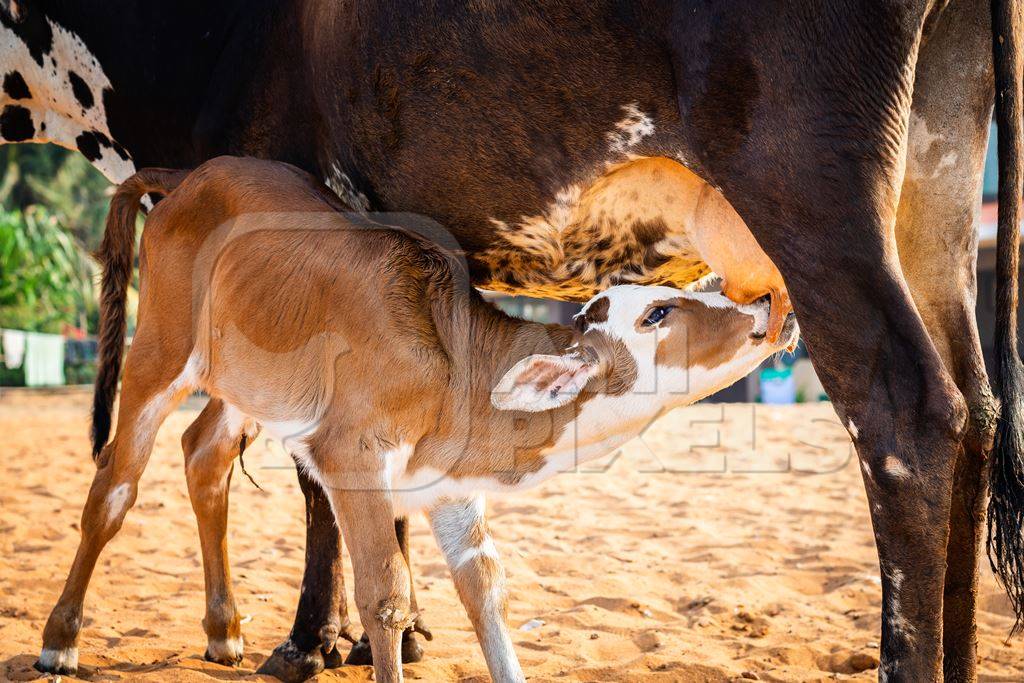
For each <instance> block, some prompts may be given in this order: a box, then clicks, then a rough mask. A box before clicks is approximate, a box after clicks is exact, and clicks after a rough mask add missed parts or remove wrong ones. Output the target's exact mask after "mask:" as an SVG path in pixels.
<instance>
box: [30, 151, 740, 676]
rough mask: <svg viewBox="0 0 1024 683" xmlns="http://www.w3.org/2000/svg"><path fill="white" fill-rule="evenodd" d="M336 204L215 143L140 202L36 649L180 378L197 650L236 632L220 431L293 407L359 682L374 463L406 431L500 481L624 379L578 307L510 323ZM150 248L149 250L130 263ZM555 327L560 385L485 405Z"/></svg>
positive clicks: (390, 606) (395, 573) (538, 456)
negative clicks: (98, 432) (130, 339)
mask: <svg viewBox="0 0 1024 683" xmlns="http://www.w3.org/2000/svg"><path fill="white" fill-rule="evenodd" d="M147 173H148V172H143V174H142V175H141V177H140V179H131V180H129V181H128V182H127V183H126V184H125V185H124V186H123V187H122V189H120V190H119V191H118V194H117V195H116V196H115V200H114V202H113V203H114V207H115V209H117V216H118V221H117V223H116V224H115V226H116V229H117V231H118V235H119V236H120V237H121V238H122V241H121V242H120V243H121V244H122V245H123V243H124V242H123V238H124V237H125V236H126V235H128V234H129V231H128V229H127V228H126V227H125V226H126V225H127V224H128V222H129V218H130V215H129V213H130V212H128V211H126V210H125V209H124V207H125V204H126V202H127V201H129V200H133V201H136V202H137V201H138V199H139V196H140V194H141V191H140V188H142V187H146V186H148V185H146V184H145V183H144V180H145V179H146V178H149V177H150V176H149V175H147ZM337 208H338V203H337V200H335V199H332V198H330V196H329V195H327V194H326V192H325V190H324V189H323V188H322V186H321V185H320V184H319V183H317V182H316V181H314V180H313V179H312V178H311V177H309V176H307V175H306V174H305V173H302V172H300V171H298V170H297V169H294V168H292V167H289V166H286V165H283V164H277V163H272V162H263V161H256V160H249V159H235V158H227V157H224V158H218V159H215V160H213V161H211V162H208V163H206V164H204V165H203V166H201V167H200V168H199V169H197V170H196V171H195V172H193V173H192V174H190V175H189V176H188V177H187V178H185V179H184V180H183V181H181V184H180V185H179V186H178V188H177V189H176V190H175V191H174V192H172V193H171V194H170V196H169V197H167V199H165V200H164V201H162V202H161V203H160V204H159V205H157V207H156V208H155V209H154V210H153V211H152V213H151V215H150V217H149V220H148V221H147V225H146V230H145V232H144V234H143V239H142V269H141V279H142V290H141V296H140V303H139V327H138V331H137V333H136V336H135V342H134V344H133V345H132V347H131V351H130V353H129V355H128V359H127V363H126V368H125V379H124V387H123V391H122V398H121V405H120V412H119V419H118V429H117V433H116V435H115V437H114V440H113V441H112V442H111V443H110V444H109V445H108V446H106V448H105V449H104V451H103V457H101V458H100V470H99V471H98V473H97V478H96V481H95V482H94V485H93V488H92V490H91V491H90V495H89V500H88V502H87V504H86V512H85V513H84V516H83V539H82V544H81V546H80V547H79V552H78V556H77V557H76V561H75V564H74V566H73V568H72V571H71V574H70V575H69V577H68V583H67V587H66V589H65V592H64V594H63V595H62V597H61V600H60V601H59V602H58V604H57V606H55V608H54V611H53V616H52V617H51V620H50V621H49V622H48V624H47V629H46V633H45V634H44V640H45V641H46V643H47V647H48V648H51V649H64V648H68V647H73V646H74V643H75V641H76V639H77V634H78V628H79V625H80V619H78V620H76V619H75V618H74V617H75V616H76V615H78V616H80V614H81V610H82V601H83V600H84V595H85V590H86V587H87V583H88V578H89V575H90V574H91V571H92V567H93V565H94V563H95V561H96V559H97V557H98V554H99V552H100V550H101V549H102V547H103V545H104V544H105V543H106V542H107V541H108V540H109V539H110V538H111V537H112V536H113V534H114V533H116V531H117V528H118V527H119V526H120V523H121V520H123V518H124V515H125V513H126V512H127V510H128V508H129V507H130V505H131V503H132V501H133V500H134V497H135V492H136V490H137V484H138V478H139V476H140V475H141V473H142V470H143V469H144V467H145V464H146V461H147V459H148V457H149V451H150V449H151V447H152V442H153V438H154V436H155V433H156V429H157V428H158V427H159V426H160V423H161V422H162V421H163V419H164V417H165V416H166V415H167V413H168V412H169V411H170V410H172V409H173V408H174V407H175V406H176V405H177V404H178V403H179V402H180V401H181V400H183V399H184V398H185V396H187V395H188V394H189V393H190V392H192V391H194V390H196V389H202V390H205V391H206V392H208V393H209V394H210V395H211V397H212V400H211V403H210V405H209V406H208V407H207V409H206V410H205V411H204V413H203V415H201V416H200V418H199V419H198V420H197V421H196V424H194V425H193V427H192V428H190V429H189V432H188V433H187V434H186V436H185V439H184V441H183V444H184V446H185V450H186V461H187V472H188V481H189V492H190V495H191V497H192V501H193V505H194V507H195V511H196V515H197V518H198V521H199V524H200V538H201V541H202V546H203V557H204V566H205V571H206V585H207V592H208V604H207V618H206V619H205V620H204V625H205V627H206V630H207V634H208V636H209V638H210V643H211V649H210V656H211V657H214V658H217V659H218V660H219V661H227V662H231V661H232V658H233V657H237V656H240V644H238V645H237V647H235V646H231V645H230V643H229V644H227V645H226V644H225V642H224V641H225V639H227V640H229V641H230V640H231V639H235V638H238V636H239V628H238V620H237V611H236V609H235V606H234V600H233V597H232V595H231V587H230V579H229V576H228V568H227V557H226V555H225V550H224V549H225V540H224V539H225V532H226V502H227V499H226V491H227V479H228V477H229V476H230V466H231V461H232V460H233V457H234V455H235V454H236V453H237V452H238V449H239V444H240V443H241V440H242V438H243V437H244V438H246V439H248V438H251V437H252V436H253V435H254V434H255V431H256V429H257V428H256V425H255V423H254V422H253V418H256V419H259V420H260V422H262V423H263V424H264V425H265V426H266V427H267V429H268V430H269V429H270V425H276V424H284V423H297V422H298V423H307V424H311V425H314V427H313V428H312V429H311V433H308V434H305V433H303V434H299V435H296V436H295V437H294V438H291V439H288V438H287V437H288V435H285V438H286V439H287V440H286V443H285V445H286V447H288V448H289V449H290V450H292V451H293V453H295V454H296V457H297V459H298V460H299V461H300V462H302V463H304V464H305V466H306V467H308V468H309V469H310V470H311V471H312V472H315V473H316V476H317V477H318V478H319V479H320V481H321V482H322V485H323V487H324V489H325V491H326V492H327V495H328V496H329V498H330V499H331V502H332V505H333V507H334V510H335V512H336V514H337V517H338V522H339V526H340V527H341V529H342V531H343V533H344V535H345V537H346V539H347V541H348V543H349V546H350V549H351V552H352V558H353V565H354V568H355V574H356V586H355V589H356V602H357V604H358V606H359V609H360V614H361V616H362V623H363V625H364V627H365V628H366V629H367V632H368V634H369V642H370V644H371V646H372V647H373V652H374V655H375V656H374V664H375V667H376V672H377V676H378V680H394V679H397V678H400V676H401V674H400V660H399V659H398V648H399V644H400V641H401V632H402V631H403V630H404V629H405V628H407V627H408V626H410V625H411V624H412V623H414V621H415V619H416V617H417V614H416V610H415V604H414V600H413V598H412V594H411V588H410V583H409V574H408V568H407V566H406V562H407V561H406V559H405V557H404V556H403V553H402V551H401V549H400V548H399V546H398V544H397V541H396V537H395V529H394V527H393V526H392V522H393V520H394V518H395V510H394V508H393V505H392V496H391V492H390V486H391V483H390V482H389V481H387V480H386V479H382V477H385V475H386V472H387V470H386V469H385V466H384V464H382V458H388V457H397V456H389V455H388V453H393V452H396V451H397V450H398V449H400V448H403V447H409V446H408V445H410V444H411V445H414V446H415V449H414V450H413V451H412V452H411V454H410V457H409V458H408V462H407V463H406V466H405V469H404V472H405V473H406V474H407V475H410V476H411V475H415V474H416V473H417V472H418V471H419V470H420V468H424V467H429V468H431V470H436V471H438V472H441V473H443V476H444V477H445V478H447V479H450V480H458V479H460V478H464V477H472V478H477V477H484V478H490V479H494V480H496V481H498V482H500V483H503V484H506V485H516V484H519V483H520V482H521V481H523V479H524V478H525V477H527V476H528V475H530V474H532V473H535V472H538V471H539V470H540V469H541V468H543V467H544V466H545V465H546V464H548V460H547V455H546V454H545V453H544V449H545V448H547V447H550V446H551V445H552V444H554V443H555V442H556V441H557V440H558V438H559V437H560V436H561V435H562V433H563V432H564V431H565V430H566V428H567V426H568V425H570V423H572V422H573V420H574V418H575V416H576V414H577V411H579V410H580V409H581V407H582V406H584V405H586V404H587V402H588V401H591V400H595V399H596V398H597V397H598V396H600V395H602V394H610V395H620V394H623V393H625V392H627V391H629V390H630V389H631V388H632V387H633V386H634V383H635V381H636V377H637V368H636V363H635V361H634V359H633V357H632V355H631V353H630V351H629V350H628V349H627V348H626V347H625V345H624V344H623V343H622V342H621V341H619V340H616V339H613V338H611V337H609V336H608V335H606V334H604V333H603V332H602V331H600V330H597V329H593V328H591V327H589V326H587V324H586V316H584V322H585V326H584V329H582V330H580V331H575V332H574V330H572V329H570V328H568V327H564V326H544V325H538V324H536V323H529V322H525V321H522V320H517V319H514V318H511V317H509V316H507V315H505V314H503V313H501V312H500V311H498V310H497V309H495V308H494V307H492V306H491V305H489V304H488V303H486V302H485V301H484V300H483V299H482V298H481V297H480V296H479V294H477V292H476V290H475V289H473V288H472V287H470V286H469V285H468V282H467V280H466V273H465V270H464V269H462V268H461V267H460V266H459V264H458V262H457V261H456V260H455V256H454V255H453V254H449V253H446V252H444V251H442V250H441V249H440V248H438V247H436V246H434V245H432V244H430V243H429V242H427V241H426V240H425V239H424V238H422V237H419V236H418V235H417V234H415V233H410V232H408V231H404V230H402V229H400V228H397V227H388V226H380V225H377V224H375V223H373V222H371V221H370V220H368V219H366V218H365V217H360V216H356V215H346V214H343V213H340V212H338V211H337ZM150 253H159V254H160V255H161V258H160V259H153V260H150V259H149V258H148V255H149V254H150ZM124 254H125V249H124V248H123V246H122V248H121V249H120V250H114V251H111V252H109V255H110V257H111V258H112V259H116V260H117V261H118V262H119V263H123V261H124ZM111 291H114V293H115V294H116V295H118V296H119V297H120V298H117V297H116V296H115V297H112V298H111V299H110V300H108V302H107V305H106V308H105V312H106V313H107V314H109V315H113V316H116V315H118V311H120V310H122V308H121V307H123V304H124V302H123V298H124V291H123V289H122V290H119V291H115V290H113V289H112V290H111ZM691 304H692V302H691V301H690V300H685V301H681V302H679V306H680V311H684V310H685V318H684V313H680V318H681V320H680V324H693V325H694V326H695V328H705V327H708V326H706V325H705V321H704V320H703V318H702V317H701V316H700V314H699V312H698V310H697V308H695V307H694V306H693V305H691ZM595 305H596V306H597V308H596V309H595V312H594V315H593V317H592V319H591V321H590V324H596V321H597V320H598V319H600V318H602V316H603V317H604V318H607V316H608V311H607V308H608V305H607V301H606V302H605V304H604V305H603V306H604V309H605V310H604V312H603V313H602V305H601V304H600V302H596V304H595ZM702 307H703V306H702ZM703 308H704V309H705V310H706V311H708V312H710V315H711V316H712V317H713V318H714V319H715V320H716V321H719V320H720V319H723V318H728V317H729V316H730V315H731V316H732V318H733V321H734V322H735V324H732V323H726V322H715V323H714V325H711V326H710V328H709V329H712V330H713V331H714V333H715V334H720V335H723V336H721V337H716V341H717V342H718V343H720V344H722V345H724V346H725V347H728V348H732V345H735V344H740V343H743V342H744V341H745V340H746V334H747V330H748V328H749V327H750V325H751V321H752V318H751V316H749V315H746V314H741V313H739V312H738V311H737V310H736V309H735V308H730V309H715V308H709V307H703ZM742 321H745V323H746V327H742V325H741V323H742ZM104 324H105V325H109V324H110V322H109V321H105V323H104ZM669 324H671V323H666V325H669ZM105 329H108V328H105ZM672 336H673V338H676V339H683V336H682V335H680V334H674V335H672ZM573 341H576V342H577V343H578V344H579V347H577V350H576V351H573V352H571V353H572V354H576V355H579V357H580V358H584V359H586V361H585V363H586V364H587V367H591V365H590V364H592V367H593V368H594V369H595V372H594V374H593V375H587V377H588V378H590V379H591V380H592V381H591V384H589V385H587V386H586V391H584V392H583V393H582V395H580V396H578V397H576V398H575V400H574V401H573V402H571V403H567V404H563V405H561V407H559V408H555V409H551V410H547V411H545V412H514V411H501V410H498V409H496V408H495V407H494V406H493V405H492V404H491V390H492V388H493V387H494V386H495V385H496V384H497V382H498V380H499V378H501V377H503V376H504V375H505V374H506V373H507V372H508V371H509V369H510V368H512V367H513V366H515V365H516V364H517V363H519V361H521V360H523V359H524V358H526V357H528V356H535V355H537V354H550V353H570V352H569V351H567V347H569V345H570V343H571V342H573ZM111 351H112V348H108V349H107V350H106V352H105V354H104V356H103V359H104V360H103V362H104V363H105V364H106V366H105V367H104V368H102V369H101V372H102V373H103V374H104V376H107V375H109V373H110V372H111V367H113V366H114V364H115V363H117V362H119V359H118V358H115V357H114V355H113V354H112V353H111ZM700 358H704V356H700ZM581 362H582V361H581ZM556 378H557V376H556V377H554V378H550V379H552V380H553V379H556ZM541 379H543V378H542V377H540V376H535V377H527V378H526V380H525V381H527V382H531V381H539V380H541ZM541 383H542V384H547V383H549V382H541ZM249 416H252V417H249ZM481 523H482V520H481ZM484 529H485V527H480V529H479V530H477V531H473V529H469V530H468V532H467V533H468V535H467V541H466V542H467V543H470V544H476V545H477V546H479V545H480V544H481V543H483V537H482V536H483V534H484ZM481 563H482V564H481ZM478 565H479V566H477V569H476V570H474V572H473V573H472V574H471V578H469V579H466V582H464V583H463V584H460V588H459V591H460V595H462V596H463V600H464V602H466V604H467V609H470V611H471V616H472V615H473V613H474V612H473V611H474V610H477V611H478V612H479V611H480V610H484V611H486V609H489V608H487V607H486V605H485V604H484V603H485V602H486V600H485V601H484V602H479V597H478V596H477V597H473V598H472V599H471V598H470V597H468V596H469V595H470V594H474V595H475V594H476V591H477V590H478V589H481V590H482V587H484V586H485V585H487V582H488V581H490V579H488V578H487V577H492V578H493V576H494V575H495V574H494V572H495V570H494V569H493V567H490V565H488V563H487V561H486V558H482V559H481V560H480V562H478ZM473 577H475V578H473ZM480 582H484V583H480ZM68 615H71V617H72V618H70V619H69V617H68ZM492 616H493V615H492ZM488 618H490V617H488ZM474 623H476V618H474ZM489 638H493V633H490V632H488V633H485V634H482V635H481V642H484V643H485V645H486V643H487V642H490V641H489V640H488V639H489ZM494 647H498V646H494ZM499 649H500V648H499ZM491 654H492V655H493V653H491ZM488 661H489V663H491V661H492V660H491V656H490V655H489V660H488Z"/></svg>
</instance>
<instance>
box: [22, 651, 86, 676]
mask: <svg viewBox="0 0 1024 683" xmlns="http://www.w3.org/2000/svg"><path fill="white" fill-rule="evenodd" d="M32 666H34V667H35V669H36V671H41V672H42V673H44V674H57V675H60V676H74V675H75V674H76V673H78V648H77V647H65V648H62V649H59V650H55V649H51V648H48V647H44V648H43V651H42V652H40V653H39V659H38V660H37V661H36V663H35V664H33V665H32Z"/></svg>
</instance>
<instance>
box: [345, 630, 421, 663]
mask: <svg viewBox="0 0 1024 683" xmlns="http://www.w3.org/2000/svg"><path fill="white" fill-rule="evenodd" d="M422 659H423V648H422V647H421V646H420V643H419V639H418V638H417V637H416V634H415V633H414V632H413V629H411V628H408V629H406V630H405V631H403V632H402V663H403V664H415V663H416V662H418V661H420V660H422ZM345 663H346V664H349V665H352V666H371V665H372V664H373V652H372V651H371V650H370V639H369V638H368V637H367V636H366V634H365V633H364V634H363V637H362V638H360V639H359V642H358V643H356V644H355V645H353V646H352V649H351V650H350V651H349V653H348V657H346V658H345Z"/></svg>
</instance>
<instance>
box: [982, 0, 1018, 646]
mask: <svg viewBox="0 0 1024 683" xmlns="http://www.w3.org/2000/svg"><path fill="white" fill-rule="evenodd" d="M992 45H993V55H994V59H995V73H996V123H997V129H998V134H999V230H998V233H997V235H998V236H997V239H996V339H995V343H996V391H997V392H998V394H999V399H1000V402H1001V408H1000V416H999V422H998V425H997V427H996V438H995V445H994V447H993V450H992V456H991V463H990V470H989V472H990V481H989V483H990V488H991V498H990V499H989V504H988V543H987V546H988V556H989V562H990V563H991V564H992V569H993V571H994V572H995V574H996V576H997V577H998V578H999V581H1000V582H1001V583H1002V584H1003V586H1004V587H1005V588H1006V592H1007V594H1008V595H1009V597H1010V601H1011V602H1012V603H1013V611H1014V614H1015V615H1016V621H1015V622H1014V625H1013V629H1012V631H1011V633H1017V632H1019V631H1020V630H1021V628H1022V627H1024V535H1022V527H1024V367H1022V366H1021V360H1020V355H1019V354H1018V352H1017V272H1018V265H1017V263H1018V257H1019V254H1020V219H1021V215H1020V210H1021V189H1022V188H1021V170H1022V169H1021V164H1022V161H1021V133H1022V129H1021V123H1022V119H1021V83H1020V80H1019V78H1020V76H1019V75H1020V59H1021V36H1020V33H1019V32H1018V31H1017V0H992Z"/></svg>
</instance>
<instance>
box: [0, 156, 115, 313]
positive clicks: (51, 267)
mask: <svg viewBox="0 0 1024 683" xmlns="http://www.w3.org/2000/svg"><path fill="white" fill-rule="evenodd" d="M110 188H111V186H110V184H109V183H108V182H107V180H106V179H105V178H103V176H102V175H100V174H99V173H98V172H97V171H96V170H95V169H93V168H92V166H90V165H89V163H88V162H87V161H86V160H85V159H84V158H83V157H82V156H81V155H80V154H75V153H72V152H68V151H66V150H63V149H61V148H59V147H54V146H51V145H5V146H2V147H0V327H12V328H18V329H23V330H33V331H37V332H60V331H61V327H62V326H63V325H64V324H68V325H72V326H75V327H79V328H84V329H85V330H87V331H88V332H90V333H95V331H96V323H97V307H96V288H95V282H96V278H97V275H98V268H97V266H96V263H95V261H94V260H93V259H92V257H91V255H90V254H91V253H92V251H93V250H95V249H96V248H97V247H98V246H99V243H100V240H101V239H102V236H103V223H104V220H105V217H106V211H107V204H108V201H109V200H108V194H109V191H110Z"/></svg>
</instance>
